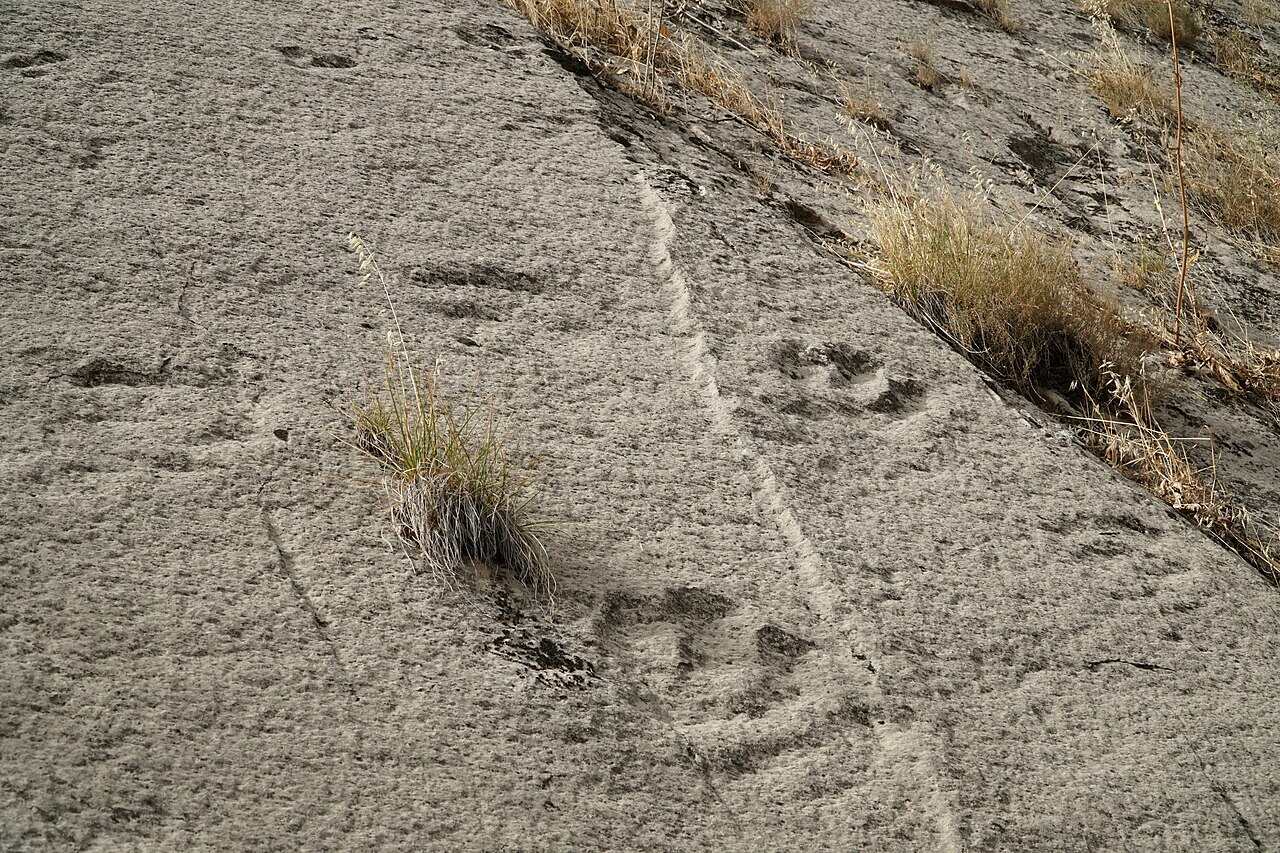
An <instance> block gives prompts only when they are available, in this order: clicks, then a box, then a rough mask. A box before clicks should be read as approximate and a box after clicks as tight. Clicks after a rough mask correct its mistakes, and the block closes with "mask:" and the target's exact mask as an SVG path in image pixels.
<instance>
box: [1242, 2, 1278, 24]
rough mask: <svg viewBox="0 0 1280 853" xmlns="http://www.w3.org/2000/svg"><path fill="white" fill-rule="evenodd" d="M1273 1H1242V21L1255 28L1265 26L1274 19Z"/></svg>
mask: <svg viewBox="0 0 1280 853" xmlns="http://www.w3.org/2000/svg"><path fill="white" fill-rule="evenodd" d="M1274 2H1275V0H1244V19H1245V20H1246V21H1248V22H1249V23H1250V24H1253V25H1254V26H1255V27H1262V26H1266V25H1267V24H1269V23H1271V22H1272V21H1274V20H1275V18H1276V9H1275V6H1274V5H1273V4H1274Z"/></svg>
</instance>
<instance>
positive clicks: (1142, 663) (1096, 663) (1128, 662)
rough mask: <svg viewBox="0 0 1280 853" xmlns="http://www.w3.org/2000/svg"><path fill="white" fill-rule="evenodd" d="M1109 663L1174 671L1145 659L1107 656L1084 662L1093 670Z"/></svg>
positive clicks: (1151, 670) (1150, 670)
mask: <svg viewBox="0 0 1280 853" xmlns="http://www.w3.org/2000/svg"><path fill="white" fill-rule="evenodd" d="M1109 664H1123V665H1125V666H1132V667H1134V668H1136V669H1142V670H1146V671H1148V672H1153V671H1156V670H1159V671H1161V672H1173V670H1172V669H1170V668H1169V667H1167V666H1160V664H1158V663H1146V662H1145V661H1134V660H1124V659H1123V658H1107V659H1106V660H1087V661H1085V662H1084V665H1085V666H1086V667H1088V668H1089V669H1091V670H1096V669H1097V668H1098V667H1100V666H1107V665H1109Z"/></svg>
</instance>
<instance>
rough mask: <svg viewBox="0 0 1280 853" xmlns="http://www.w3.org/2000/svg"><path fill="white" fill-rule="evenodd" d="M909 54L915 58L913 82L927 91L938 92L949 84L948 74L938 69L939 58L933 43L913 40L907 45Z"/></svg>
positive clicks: (912, 71)
mask: <svg viewBox="0 0 1280 853" xmlns="http://www.w3.org/2000/svg"><path fill="white" fill-rule="evenodd" d="M907 54H908V55H909V56H910V57H911V58H912V59H914V60H915V65H914V66H912V70H911V82H913V83H915V84H916V85H917V86H919V87H920V88H921V89H924V90H925V91H926V92H937V91H939V90H941V89H942V87H943V86H945V85H946V84H947V82H948V79H947V75H946V74H943V73H942V72H941V71H939V70H938V59H937V57H936V55H935V54H934V50H933V45H932V44H930V43H929V42H927V41H920V40H916V41H913V42H911V44H909V45H907Z"/></svg>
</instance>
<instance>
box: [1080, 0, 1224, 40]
mask: <svg viewBox="0 0 1280 853" xmlns="http://www.w3.org/2000/svg"><path fill="white" fill-rule="evenodd" d="M1084 5H1085V9H1086V11H1089V12H1090V13H1093V14H1100V15H1102V16H1104V17H1106V18H1108V19H1110V20H1111V22H1112V23H1114V24H1115V25H1116V26H1117V27H1119V28H1120V29H1123V30H1129V31H1130V32H1141V31H1143V30H1145V31H1147V32H1149V33H1151V35H1153V36H1155V37H1156V38H1158V39H1161V40H1163V41H1170V39H1171V38H1172V37H1173V36H1176V37H1177V39H1178V43H1179V44H1181V45H1184V46H1187V45H1191V44H1193V43H1194V42H1195V41H1196V39H1198V38H1199V37H1200V33H1201V32H1202V31H1203V30H1204V22H1203V21H1201V20H1200V16H1199V15H1197V14H1196V12H1195V11H1194V10H1193V9H1192V8H1191V6H1190V4H1189V3H1187V2H1186V0H1172V3H1170V2H1167V0H1086V2H1085V4H1084ZM1171 10H1172V19H1173V23H1172V29H1170V11H1171Z"/></svg>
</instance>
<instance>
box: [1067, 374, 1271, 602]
mask: <svg viewBox="0 0 1280 853" xmlns="http://www.w3.org/2000/svg"><path fill="white" fill-rule="evenodd" d="M1108 397H1109V399H1110V400H1111V404H1110V406H1109V408H1115V409H1116V412H1115V413H1114V414H1112V413H1108V412H1104V411H1102V410H1101V408H1096V407H1095V412H1094V415H1093V416H1092V417H1089V418H1085V419H1082V421H1083V423H1084V427H1083V429H1082V430H1081V433H1082V438H1083V439H1084V441H1085V443H1086V444H1087V445H1088V446H1089V447H1091V448H1092V449H1093V450H1094V452H1096V453H1097V454H1098V455H1099V456H1101V457H1102V458H1103V459H1104V460H1105V461H1106V462H1107V463H1109V464H1110V465H1111V466H1112V467H1114V468H1115V469H1116V470H1118V471H1120V472H1121V473H1122V474H1124V475H1125V476H1127V477H1129V478H1130V479H1132V480H1135V481H1136V482H1138V483H1140V484H1142V485H1143V486H1145V487H1146V488H1147V489H1148V490H1149V491H1150V492H1151V493H1152V494H1154V495H1155V496H1156V497H1158V498H1160V500H1162V501H1164V502H1165V503H1167V504H1168V505H1169V506H1171V507H1173V508H1174V509H1176V510H1178V511H1179V512H1181V513H1183V514H1184V515H1187V516H1188V517H1190V518H1191V519H1192V520H1194V521H1195V523H1196V525H1197V526H1198V527H1199V528H1200V529H1201V530H1203V531H1205V532H1206V533H1207V534H1209V536H1211V537H1212V538H1214V539H1215V540H1217V541H1218V542H1220V543H1221V544H1222V545H1224V546H1226V547H1227V548H1230V549H1231V550H1233V551H1235V552H1236V553H1238V554H1240V556H1242V557H1244V558H1245V559H1246V560H1247V561H1248V562H1249V563H1250V564H1252V565H1253V566H1254V567H1255V568H1257V569H1258V571H1259V572H1261V573H1262V575H1263V576H1264V577H1265V578H1266V579H1267V580H1269V581H1271V582H1272V583H1280V540H1278V539H1277V537H1276V535H1275V533H1274V532H1273V531H1269V530H1264V529H1263V528H1261V527H1260V526H1259V525H1258V524H1257V523H1255V522H1254V521H1253V519H1252V518H1251V516H1250V514H1249V511H1248V510H1247V509H1246V508H1245V507H1243V506H1241V505H1240V504H1238V503H1236V502H1235V501H1233V500H1232V499H1231V497H1230V495H1228V494H1227V493H1226V491H1225V490H1224V489H1223V488H1222V487H1221V486H1219V485H1218V482H1217V477H1216V472H1215V469H1214V465H1213V463H1212V461H1211V462H1210V464H1209V466H1207V467H1205V468H1198V467H1196V466H1195V465H1194V464H1193V463H1192V462H1191V460H1190V459H1189V458H1188V456H1187V453H1186V451H1185V450H1183V448H1182V443H1181V442H1178V441H1176V440H1175V439H1173V438H1171V437H1170V436H1169V435H1168V433H1166V432H1165V431H1164V430H1163V429H1162V428H1161V427H1160V425H1159V424H1158V423H1157V422H1156V421H1155V419H1154V417H1153V416H1152V414H1151V410H1150V407H1149V406H1148V405H1147V404H1146V403H1145V402H1143V401H1141V400H1140V398H1139V397H1138V396H1137V395H1136V394H1135V393H1134V392H1133V388H1132V386H1131V385H1130V384H1129V382H1128V380H1127V379H1125V378H1123V377H1120V376H1112V377H1111V387H1110V389H1109V393H1108ZM1211 458H1212V454H1211Z"/></svg>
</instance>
